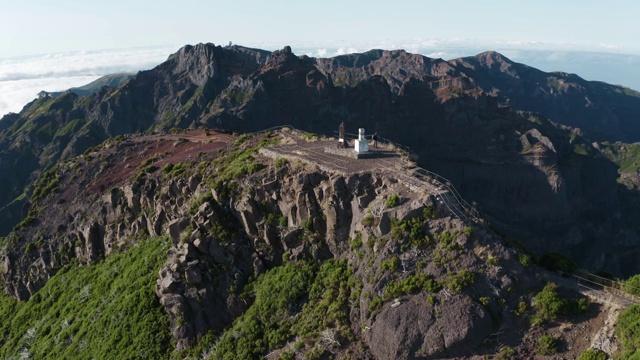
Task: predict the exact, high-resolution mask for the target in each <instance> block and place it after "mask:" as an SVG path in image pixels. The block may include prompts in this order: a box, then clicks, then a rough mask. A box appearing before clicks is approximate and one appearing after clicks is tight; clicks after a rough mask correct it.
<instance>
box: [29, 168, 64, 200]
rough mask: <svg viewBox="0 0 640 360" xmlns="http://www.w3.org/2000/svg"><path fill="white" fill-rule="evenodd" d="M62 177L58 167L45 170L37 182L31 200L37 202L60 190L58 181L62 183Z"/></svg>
mask: <svg viewBox="0 0 640 360" xmlns="http://www.w3.org/2000/svg"><path fill="white" fill-rule="evenodd" d="M60 179H61V176H60V174H59V173H58V170H57V168H53V169H50V170H49V171H47V172H45V173H44V174H43V175H42V176H41V177H40V179H38V181H36V183H35V188H34V189H33V194H32V195H31V201H33V202H37V201H38V200H40V199H43V198H45V197H47V196H49V195H50V194H52V193H54V192H56V191H58V183H60Z"/></svg>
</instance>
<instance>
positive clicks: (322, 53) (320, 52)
mask: <svg viewBox="0 0 640 360" xmlns="http://www.w3.org/2000/svg"><path fill="white" fill-rule="evenodd" d="M326 56H327V49H318V57H326Z"/></svg>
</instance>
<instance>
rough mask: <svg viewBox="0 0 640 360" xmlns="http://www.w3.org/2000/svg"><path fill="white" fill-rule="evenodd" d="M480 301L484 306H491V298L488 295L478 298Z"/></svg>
mask: <svg viewBox="0 0 640 360" xmlns="http://www.w3.org/2000/svg"><path fill="white" fill-rule="evenodd" d="M478 302H479V303H480V304H482V306H484V307H488V306H489V304H490V303H491V299H489V298H488V297H486V296H482V297H480V298H479V299H478Z"/></svg>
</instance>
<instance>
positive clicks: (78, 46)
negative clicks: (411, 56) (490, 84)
mask: <svg viewBox="0 0 640 360" xmlns="http://www.w3.org/2000/svg"><path fill="white" fill-rule="evenodd" d="M0 14H1V18H2V27H3V29H4V31H0V116H1V115H2V114H4V113H6V112H7V111H19V110H20V108H21V106H22V105H23V104H24V103H26V102H27V101H29V100H31V99H32V98H33V96H35V94H36V93H37V92H38V91H39V90H48V91H56V90H63V89H66V88H68V87H70V86H80V85H83V84H84V83H86V82H87V81H90V80H92V79H95V78H97V77H99V76H101V75H105V74H107V73H109V72H117V71H136V70H142V69H148V68H151V67H153V66H154V65H155V64H158V63H160V62H162V61H163V60H164V59H166V57H167V56H168V55H169V54H171V53H172V52H175V51H176V50H177V49H178V48H180V47H181V46H183V45H185V44H196V43H199V42H213V43H215V44H222V45H226V44H227V43H228V42H229V41H232V42H233V43H235V44H241V45H246V46H252V47H259V48H264V49H268V50H274V49H279V48H282V47H283V46H284V45H291V46H292V48H293V50H294V52H296V53H298V54H303V53H304V54H308V55H311V56H316V57H325V56H334V55H336V54H342V53H348V52H362V51H366V50H369V49H371V48H384V49H398V48H403V49H406V50H407V51H410V52H415V53H420V54H424V55H427V56H430V57H440V58H444V59H446V60H449V59H453V58H456V57H460V56H469V55H475V54H477V53H480V52H482V51H485V50H497V51H500V52H502V53H504V54H505V55H507V56H508V57H510V58H511V59H512V60H514V61H518V62H522V63H525V64H528V65H531V66H534V67H538V68H540V69H541V70H544V71H556V70H557V71H565V72H572V73H577V74H578V75H580V76H582V77H584V78H585V79H588V80H601V81H606V82H610V83H614V84H622V85H625V86H629V87H632V88H635V89H638V90H640V41H639V39H638V34H640V21H638V19H640V1H637V0H609V1H595V0H580V1H577V0H554V1H551V0H529V1H524V0H511V1H504V0H493V1H478V0H458V1H455V2H450V1H442V0H438V1H432V0H422V1H406V0H404V1H403V0H396V1H379V0H369V1H366V2H364V1H358V2H356V1H348V0H342V1H336V0H324V1H321V2H303V1H297V2H293V1H282V0H271V1H242V0H239V1H234V2H232V1H214V0H207V1H205V0H181V1H175V0H172V1H164V0H154V1H151V0H127V1H124V0H109V1H104V0H92V1H75V0H74V1H71V0H57V1H50V0H47V1H45V0H30V1H10V0H0ZM105 49H109V50H105ZM18 94H20V96H18Z"/></svg>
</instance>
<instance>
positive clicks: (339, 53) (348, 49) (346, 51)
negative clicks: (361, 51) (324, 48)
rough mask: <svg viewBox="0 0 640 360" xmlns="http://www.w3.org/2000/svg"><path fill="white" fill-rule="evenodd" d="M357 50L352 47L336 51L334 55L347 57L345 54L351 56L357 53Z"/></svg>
mask: <svg viewBox="0 0 640 360" xmlns="http://www.w3.org/2000/svg"><path fill="white" fill-rule="evenodd" d="M357 52H358V49H356V48H354V47H350V48H343V47H341V48H339V49H337V50H336V52H335V54H336V55H347V54H353V53H357Z"/></svg>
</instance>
